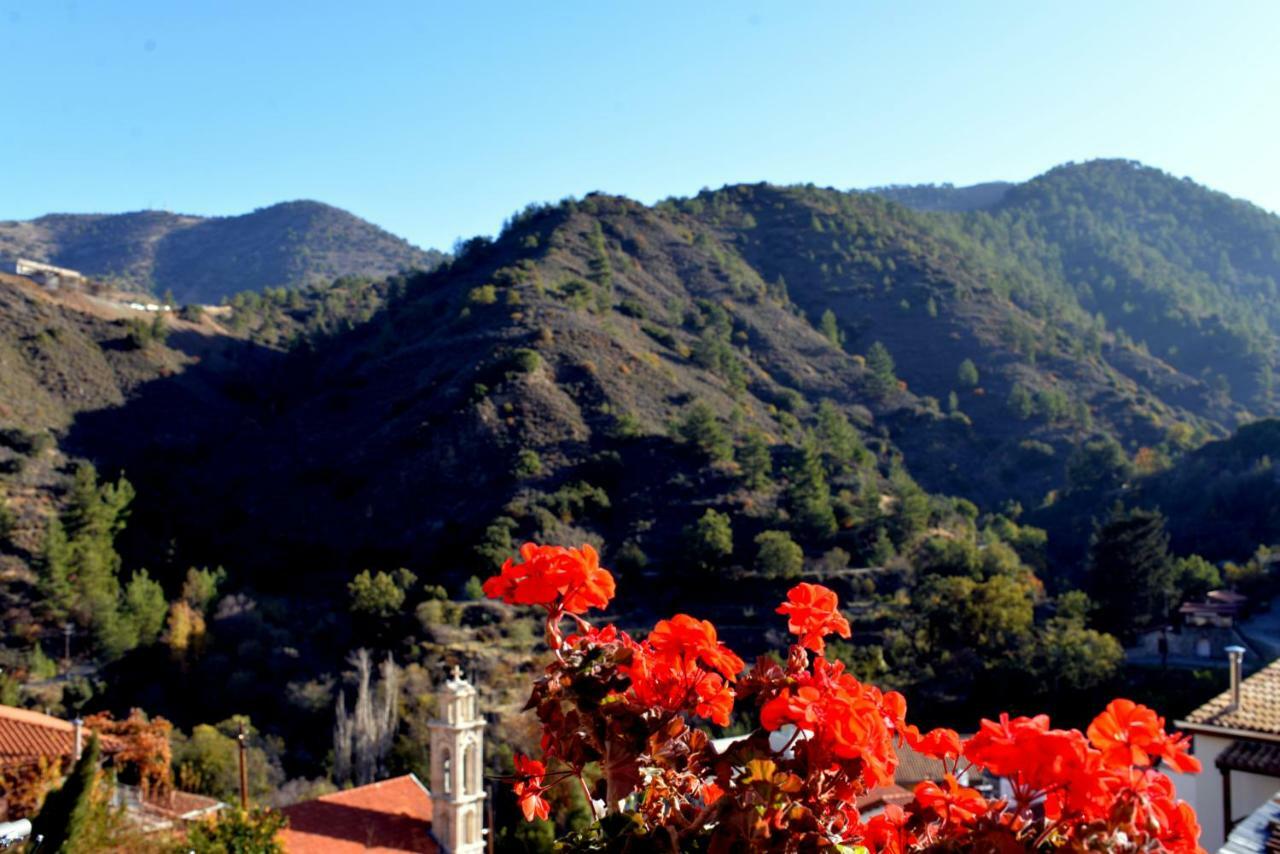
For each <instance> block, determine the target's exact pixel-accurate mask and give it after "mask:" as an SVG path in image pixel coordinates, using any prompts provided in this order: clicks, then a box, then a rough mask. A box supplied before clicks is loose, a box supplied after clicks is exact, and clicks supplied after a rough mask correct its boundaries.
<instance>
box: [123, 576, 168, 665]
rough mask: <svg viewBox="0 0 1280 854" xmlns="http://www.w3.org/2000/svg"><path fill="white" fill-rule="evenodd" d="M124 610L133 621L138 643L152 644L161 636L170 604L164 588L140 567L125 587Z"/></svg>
mask: <svg viewBox="0 0 1280 854" xmlns="http://www.w3.org/2000/svg"><path fill="white" fill-rule="evenodd" d="M124 610H125V614H126V617H127V619H128V620H129V621H130V622H132V623H133V628H134V631H135V632H136V633H137V638H138V643H140V644H142V645H143V646H150V645H151V644H153V643H155V642H156V640H157V639H158V638H159V637H160V629H162V628H163V627H164V618H165V616H166V615H167V614H168V613H169V604H168V603H167V602H166V601H165V599H164V588H163V587H161V586H160V582H158V581H155V580H153V579H152V578H151V576H150V575H148V574H147V571H146V570H145V569H140V570H138V571H137V572H135V573H134V574H133V577H132V578H130V579H129V583H128V584H127V585H125V588H124Z"/></svg>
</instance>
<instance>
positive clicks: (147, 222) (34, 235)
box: [0, 199, 444, 303]
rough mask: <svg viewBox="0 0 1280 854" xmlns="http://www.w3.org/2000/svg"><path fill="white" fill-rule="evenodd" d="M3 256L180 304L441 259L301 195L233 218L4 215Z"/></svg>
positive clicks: (0, 231) (424, 265) (0, 225)
mask: <svg viewBox="0 0 1280 854" xmlns="http://www.w3.org/2000/svg"><path fill="white" fill-rule="evenodd" d="M0 255H7V256H10V257H13V256H22V257H27V258H31V259H32V260H36V261H45V262H48V263H53V264H57V265H58V266H64V267H71V268H73V269H78V270H80V271H81V272H84V273H85V274H87V275H89V276H91V277H93V278H97V279H103V280H106V281H108V282H111V283H113V284H116V285H119V286H124V287H130V288H134V289H142V290H146V291H151V292H153V293H157V294H159V293H161V292H163V291H172V292H173V293H174V296H175V298H176V299H177V300H179V301H180V302H184V303H186V302H197V303H217V302H219V301H221V300H222V299H224V298H226V297H229V296H231V295H233V294H234V293H236V292H239V291H246V290H254V291H261V290H263V289H265V288H268V287H286V288H298V287H306V286H309V285H316V284H327V283H328V282H330V281H332V280H333V279H335V278H338V277H341V276H346V275H364V276H372V277H375V278H381V277H384V276H387V275H391V274H393V273H396V272H399V271H401V270H405V269H414V268H417V269H430V268H432V267H433V266H435V265H436V264H438V263H439V262H440V260H441V259H442V258H443V257H444V256H443V255H442V254H441V253H440V252H437V251H435V250H423V249H419V248H418V247H416V246H413V245H412V244H410V243H408V241H405V240H404V239H402V238H399V237H396V236H394V235H392V234H390V233H389V232H387V231H385V230H383V229H381V228H379V227H377V226H375V225H373V224H372V223H369V222H367V221H365V220H362V219H360V218H359V217H357V216H355V215H354V214H351V213H349V212H348V211H344V210H342V209H341V208H337V207H334V206H332V205H328V204H325V203H323V202H318V201H314V200H305V199H304V200H294V201H286V202H278V203H276V204H273V205H268V206H266V207H262V208H257V209H255V210H253V211H251V212H249V213H246V214H239V215H232V216H215V217H205V216H197V215H193V214H179V213H171V212H168V211H154V210H144V211H132V212H127V213H119V214H66V213H53V214H45V215H44V216H40V217H36V218H35V219H31V220H22V221H8V222H0Z"/></svg>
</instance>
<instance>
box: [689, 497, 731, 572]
mask: <svg viewBox="0 0 1280 854" xmlns="http://www.w3.org/2000/svg"><path fill="white" fill-rule="evenodd" d="M684 537H685V542H686V543H687V544H688V548H689V553H690V555H691V556H692V557H693V558H694V560H696V561H697V562H698V564H699V565H700V566H702V567H704V568H708V569H710V568H714V567H717V566H721V565H723V564H724V563H725V562H727V561H728V560H729V558H730V557H732V556H733V526H732V524H731V523H730V521H729V515H728V514H727V513H717V512H716V511H715V510H712V509H710V508H708V509H707V511H706V512H705V513H703V514H702V516H701V517H700V518H699V519H698V520H697V521H696V522H694V523H693V524H692V525H690V526H688V527H687V528H685V531H684Z"/></svg>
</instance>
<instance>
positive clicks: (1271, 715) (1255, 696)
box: [1177, 660, 1280, 736]
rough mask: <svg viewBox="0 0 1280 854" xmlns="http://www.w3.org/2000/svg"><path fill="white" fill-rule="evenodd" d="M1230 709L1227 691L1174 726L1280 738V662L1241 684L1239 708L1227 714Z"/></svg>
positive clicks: (1229, 693) (1229, 694) (1269, 665)
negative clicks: (1254, 733) (1232, 730)
mask: <svg viewBox="0 0 1280 854" xmlns="http://www.w3.org/2000/svg"><path fill="white" fill-rule="evenodd" d="M1230 705H1231V690H1230V689H1229V688H1228V689H1227V690H1225V691H1223V692H1222V693H1221V694H1219V695H1218V696H1216V697H1214V698H1213V699H1212V700H1210V701H1209V702H1207V703H1205V704H1204V705H1203V706H1201V707H1200V708H1198V709H1196V710H1195V711H1194V712H1192V713H1191V714H1189V715H1187V716H1186V718H1185V719H1183V720H1181V721H1178V722H1177V725H1178V726H1180V727H1183V728H1186V729H1193V730H1194V729H1195V725H1196V724H1200V725H1204V726H1213V727H1222V728H1225V729H1237V730H1244V731H1247V732H1256V733H1261V734H1266V735H1277V736H1280V660H1278V661H1273V662H1272V663H1271V664H1268V665H1267V666H1266V667H1264V668H1262V669H1261V670H1259V671H1258V672H1257V673H1255V674H1253V675H1252V676H1250V677H1249V678H1247V679H1245V680H1244V681H1243V682H1241V683H1240V708H1238V709H1234V710H1231V711H1228V710H1227V709H1228V707H1229V706H1230Z"/></svg>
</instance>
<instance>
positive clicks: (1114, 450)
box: [1067, 436, 1133, 492]
mask: <svg viewBox="0 0 1280 854" xmlns="http://www.w3.org/2000/svg"><path fill="white" fill-rule="evenodd" d="M1132 472H1133V466H1132V464H1131V463H1130V461H1129V457H1128V455H1126V454H1125V452H1124V448H1122V447H1120V443H1119V442H1117V441H1116V440H1115V439H1113V438H1111V437H1110V436H1107V437H1104V438H1101V439H1093V440H1091V441H1088V442H1085V443H1084V444H1083V445H1080V446H1079V447H1077V448H1076V449H1075V450H1074V451H1072V453H1071V456H1070V457H1068V459H1067V488H1068V490H1069V491H1071V492H1106V491H1109V490H1112V489H1115V488H1116V487H1118V486H1119V485H1120V484H1122V483H1124V482H1125V481H1126V480H1128V478H1129V477H1130V475H1131V474H1132Z"/></svg>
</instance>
